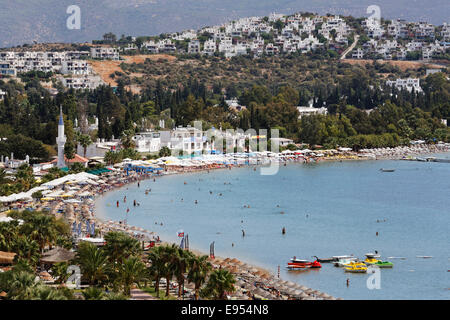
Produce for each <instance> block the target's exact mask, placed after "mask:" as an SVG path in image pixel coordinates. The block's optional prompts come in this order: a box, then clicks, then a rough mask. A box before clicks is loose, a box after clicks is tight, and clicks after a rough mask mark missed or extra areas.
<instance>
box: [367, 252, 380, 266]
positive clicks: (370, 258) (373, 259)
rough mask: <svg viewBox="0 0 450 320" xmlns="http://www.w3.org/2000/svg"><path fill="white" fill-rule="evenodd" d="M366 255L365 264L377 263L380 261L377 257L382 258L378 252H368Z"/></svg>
mask: <svg viewBox="0 0 450 320" xmlns="http://www.w3.org/2000/svg"><path fill="white" fill-rule="evenodd" d="M365 256H366V259H365V260H364V263H365V264H375V263H377V262H379V261H380V260H378V259H377V258H380V255H379V254H377V253H366V254H365Z"/></svg>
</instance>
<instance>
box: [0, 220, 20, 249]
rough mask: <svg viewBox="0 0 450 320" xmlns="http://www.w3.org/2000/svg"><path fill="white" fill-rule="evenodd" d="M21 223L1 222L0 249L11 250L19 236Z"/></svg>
mask: <svg viewBox="0 0 450 320" xmlns="http://www.w3.org/2000/svg"><path fill="white" fill-rule="evenodd" d="M18 226H19V223H18V222H17V221H12V222H0V250H1V251H11V250H12V248H13V245H14V239H15V238H16V237H17V234H18V229H19V227H18Z"/></svg>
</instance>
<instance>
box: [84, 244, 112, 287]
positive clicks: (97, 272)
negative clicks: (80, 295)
mask: <svg viewBox="0 0 450 320" xmlns="http://www.w3.org/2000/svg"><path fill="white" fill-rule="evenodd" d="M77 261H78V263H79V264H80V267H81V273H82V275H83V277H84V278H85V279H86V280H87V281H88V282H89V284H91V285H96V284H98V283H99V282H101V281H104V280H106V279H107V278H108V276H107V275H108V272H109V271H110V266H109V264H108V256H107V255H106V253H105V252H104V251H103V250H100V249H98V248H97V247H96V246H95V245H93V244H92V243H88V242H82V243H80V244H79V246H78V252H77Z"/></svg>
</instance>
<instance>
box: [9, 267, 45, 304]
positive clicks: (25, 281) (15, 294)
mask: <svg viewBox="0 0 450 320" xmlns="http://www.w3.org/2000/svg"><path fill="white" fill-rule="evenodd" d="M35 278H36V276H35V275H34V274H32V273H29V272H24V271H21V272H13V273H12V279H11V282H10V286H9V291H8V298H9V299H13V300H29V299H31V298H32V297H33V289H34V288H35V287H36V286H37V284H38V282H36V281H35Z"/></svg>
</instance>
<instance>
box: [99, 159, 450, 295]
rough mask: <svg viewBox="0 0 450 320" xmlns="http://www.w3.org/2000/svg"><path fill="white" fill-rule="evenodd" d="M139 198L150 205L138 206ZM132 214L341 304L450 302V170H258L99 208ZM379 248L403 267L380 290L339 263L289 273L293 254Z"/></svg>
mask: <svg viewBox="0 0 450 320" xmlns="http://www.w3.org/2000/svg"><path fill="white" fill-rule="evenodd" d="M439 157H444V158H445V157H446V158H450V154H444V155H442V154H441V155H439ZM380 168H393V169H395V172H381V171H380V170H379V169H380ZM185 182H186V184H185ZM150 188H151V192H150V193H149V194H148V195H145V189H150ZM210 191H211V192H212V193H210ZM125 195H126V196H127V203H123V197H124V196H125ZM117 200H120V207H119V208H117V207H116V201H117ZM133 200H136V201H137V202H138V203H139V204H140V205H139V206H136V207H134V206H133ZM196 200H197V202H198V203H197V204H196V203H195V201H196ZM244 205H245V206H249V208H248V207H244ZM127 208H130V212H129V213H128V215H127V218H128V223H129V224H130V225H136V226H141V227H143V228H146V229H149V230H152V231H155V232H156V233H157V234H159V235H160V236H161V238H162V239H163V240H166V241H173V242H177V243H179V238H177V232H178V231H179V230H183V231H184V233H185V234H188V235H189V241H190V247H191V248H195V249H197V250H200V251H203V252H205V253H209V246H210V243H211V242H213V241H214V242H215V253H216V256H221V257H227V256H229V257H236V258H238V259H241V260H243V261H245V262H248V263H251V264H255V265H258V266H261V267H264V268H266V269H268V270H270V271H271V272H272V273H273V274H275V275H276V274H277V271H278V266H280V276H281V278H283V279H286V280H291V281H294V282H298V283H300V284H302V285H305V286H308V287H311V288H313V289H318V290H320V291H324V292H327V293H329V294H331V295H333V296H335V297H342V298H344V299H449V298H450V272H448V271H449V270H450V236H449V235H450V163H426V162H412V161H393V160H382V161H344V162H321V163H317V164H288V165H287V166H281V167H280V169H279V172H278V174H276V175H272V176H264V175H260V173H259V169H258V170H257V171H254V170H253V167H245V168H234V169H232V170H226V169H224V170H215V171H210V173H207V172H204V173H193V174H184V175H171V176H165V177H161V178H157V179H156V182H153V180H146V181H142V182H141V183H140V187H138V186H137V183H135V184H131V185H128V186H126V187H123V188H121V189H119V190H116V191H112V192H109V193H107V194H105V195H104V196H102V197H100V198H99V199H98V201H97V203H96V209H97V212H98V215H99V217H100V218H104V219H105V220H109V219H112V220H122V219H124V218H125V217H126V209H127ZM161 222H162V223H163V225H161V224H160V223H161ZM155 223H157V224H155ZM283 227H285V228H286V234H284V235H283V234H282V232H281V231H282V228H283ZM242 230H245V237H243V236H242ZM377 232H378V235H377ZM233 244H234V245H233ZM375 250H377V251H378V253H380V254H381V256H382V258H383V259H384V260H390V261H392V262H393V263H394V268H393V269H382V270H381V277H380V285H381V288H380V289H372V290H370V289H368V288H367V285H366V281H367V279H368V277H369V276H370V275H368V274H349V273H345V272H344V270H343V269H341V268H337V267H334V266H333V265H331V264H326V263H324V264H322V266H323V267H322V269H319V270H308V271H302V272H292V271H287V270H286V268H285V266H286V264H287V262H288V260H289V259H290V258H291V257H293V256H296V257H297V258H304V259H310V260H312V259H314V258H313V257H312V256H318V257H320V258H327V257H331V256H333V255H345V254H354V255H355V256H357V257H360V258H364V254H365V253H368V252H374V251H375ZM417 256H432V258H428V259H424V258H419V257H417ZM388 257H404V258H406V259H404V260H403V259H387V258H388ZM347 279H349V286H347V284H346V280H347Z"/></svg>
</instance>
